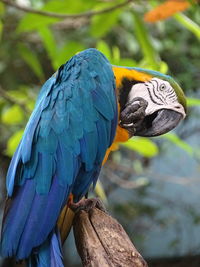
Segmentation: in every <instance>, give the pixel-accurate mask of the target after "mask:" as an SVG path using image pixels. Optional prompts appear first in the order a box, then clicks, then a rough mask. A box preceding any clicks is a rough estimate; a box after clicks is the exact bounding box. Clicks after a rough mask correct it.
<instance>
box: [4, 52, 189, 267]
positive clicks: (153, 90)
mask: <svg viewBox="0 0 200 267" xmlns="http://www.w3.org/2000/svg"><path fill="white" fill-rule="evenodd" d="M185 113H186V101H185V97H184V94H183V92H182V90H181V88H180V87H179V85H178V84H177V83H176V82H175V81H174V80H173V79H172V78H171V77H169V76H166V75H163V74H161V73H159V72H155V71H149V70H145V69H139V68H125V67H117V66H112V65H111V64H110V63H109V62H108V60H107V59H106V58H105V56H104V55H103V54H102V53H100V52H99V51H98V50H96V49H92V48H91V49H87V50H85V51H83V52H80V53H79V54H77V55H75V56H74V57H72V58H71V59H70V60H69V61H68V62H67V63H66V64H64V65H62V66H61V67H60V68H59V70H58V71H57V72H56V73H55V74H54V75H53V76H52V77H51V78H50V79H48V80H47V81H46V83H45V84H44V85H43V87H42V89H41V91H40V94H39V96H38V99H37V102H36V106H35V109H34V111H33V113H32V115H31V117H30V119H29V122H28V124H27V126H26V128H25V131H24V135H23V138H22V140H21V142H20V144H19V146H18V148H17V150H16V152H15V154H14V156H13V158H12V161H11V163H10V167H9V169H8V174H7V192H8V198H7V201H6V206H5V212H4V218H3V226H2V236H1V255H2V256H3V257H15V258H16V260H21V259H27V262H28V266H48V267H49V266H58V267H61V266H63V263H62V253H61V241H60V233H61V234H63V233H62V232H66V231H65V229H64V228H65V226H63V225H64V224H65V222H66V220H67V218H68V215H69V209H68V208H67V203H68V202H69V200H70V201H72V199H73V202H78V201H79V200H80V199H81V198H82V197H83V196H84V195H85V194H86V193H87V192H88V190H89V188H90V186H91V184H94V185H95V183H96V181H97V179H98V176H99V172H100V170H101V167H102V164H103V163H104V162H105V161H106V159H107V157H108V155H109V153H110V151H112V150H114V149H116V147H117V144H118V143H119V142H125V141H127V140H128V139H129V138H130V137H132V136H133V135H138V136H156V135H160V134H163V133H166V132H167V131H169V130H171V129H173V128H174V127H175V126H176V125H177V124H178V122H179V121H180V120H181V119H183V118H184V117H185ZM69 217H70V216H69ZM69 220H70V219H69ZM62 238H63V237H62Z"/></svg>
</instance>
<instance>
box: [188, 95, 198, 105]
mask: <svg viewBox="0 0 200 267" xmlns="http://www.w3.org/2000/svg"><path fill="white" fill-rule="evenodd" d="M187 106H188V107H195V106H200V99H198V98H192V97H187Z"/></svg>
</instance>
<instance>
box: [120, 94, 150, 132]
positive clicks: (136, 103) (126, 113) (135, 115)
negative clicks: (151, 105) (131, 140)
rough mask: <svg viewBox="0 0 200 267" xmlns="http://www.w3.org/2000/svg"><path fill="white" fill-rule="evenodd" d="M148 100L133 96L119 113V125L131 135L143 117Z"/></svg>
mask: <svg viewBox="0 0 200 267" xmlns="http://www.w3.org/2000/svg"><path fill="white" fill-rule="evenodd" d="M147 106H148V102H147V101H146V100H144V99H143V98H141V97H136V98H133V99H132V100H131V101H130V102H128V103H127V104H126V107H125V109H124V110H123V111H122V112H121V114H120V126H121V127H122V128H125V129H127V130H129V131H130V132H131V134H132V135H133V134H134V133H135V132H136V129H137V128H138V127H139V126H140V125H141V124H142V122H143V120H144V118H145V110H146V108H147Z"/></svg>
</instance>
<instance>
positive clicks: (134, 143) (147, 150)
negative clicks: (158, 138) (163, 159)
mask: <svg viewBox="0 0 200 267" xmlns="http://www.w3.org/2000/svg"><path fill="white" fill-rule="evenodd" d="M121 145H122V146H124V147H127V148H128V149H131V150H134V151H136V152H138V153H139V154H141V155H142V156H144V157H149V158H151V157H154V156H156V155H157V154H158V147H157V145H156V144H155V143H154V142H152V141H151V140H150V139H148V138H145V137H134V138H132V139H129V140H128V141H127V142H126V143H124V144H121Z"/></svg>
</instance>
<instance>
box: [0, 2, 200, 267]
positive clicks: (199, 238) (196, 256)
mask: <svg viewBox="0 0 200 267" xmlns="http://www.w3.org/2000/svg"><path fill="white" fill-rule="evenodd" d="M38 11H39V12H38ZM74 14H75V15H74ZM199 25H200V7H199V3H198V1H192V0H190V1H189V0H188V1H184V0H170V1H158V0H149V1H144V0H135V1H131V0H126V1H125V0H115V1H114V0H87V1H86V0H50V1H49V0H18V1H11V0H0V209H1V214H2V209H3V203H4V199H5V196H6V189H5V176H6V171H7V167H8V164H9V162H10V158H11V156H12V154H13V153H14V151H15V149H16V146H17V144H18V142H19V140H20V138H21V136H22V134H23V130H24V127H25V125H26V123H27V120H28V118H29V116H30V114H31V111H32V109H33V107H34V103H35V100H36V97H37V94H38V92H39V89H40V87H41V85H42V84H43V83H44V81H45V80H46V79H48V78H49V77H50V76H51V75H52V74H53V73H54V72H55V71H56V69H57V68H58V67H59V66H60V65H61V64H63V63H65V62H66V61H67V60H68V59H69V58H70V57H71V56H73V55H74V54H75V53H77V52H79V51H81V50H84V49H86V48H89V47H96V48H97V49H99V50H100V51H101V52H103V53H104V54H105V55H106V57H107V58H108V59H109V60H110V62H111V63H112V64H116V65H121V66H137V67H142V68H148V69H153V70H157V71H161V72H163V73H167V74H169V75H171V76H173V77H174V78H175V79H176V80H177V81H178V83H179V84H180V85H181V87H182V88H183V90H184V91H185V94H186V95H187V97H188V99H187V102H188V116H187V118H186V120H185V121H184V122H182V123H181V124H180V125H179V126H178V127H177V129H176V130H175V131H173V132H171V133H168V134H166V135H164V136H162V137H157V138H153V139H150V138H148V139H147V138H133V139H132V140H131V141H130V142H129V143H128V144H126V145H123V146H122V145H121V146H120V150H119V151H116V152H114V153H112V155H111V156H110V158H109V160H108V162H107V164H106V165H105V167H104V168H103V170H102V172H101V178H100V183H99V184H98V186H97V189H96V191H95V192H94V193H91V195H95V194H97V195H99V196H100V197H101V198H102V199H103V201H104V203H105V205H106V206H107V209H108V211H109V212H110V213H111V214H112V215H113V216H114V217H115V218H116V219H117V220H118V221H119V222H120V223H121V224H122V225H123V226H124V228H125V229H126V231H127V233H128V235H129V236H130V238H131V240H132V241H133V243H134V244H135V246H136V247H137V248H138V250H139V251H140V252H141V254H142V255H143V256H144V257H145V259H147V261H148V263H149V266H200V138H199V135H200V123H199V116H200V26H199ZM64 251H65V256H64V260H65V265H66V266H71V267H75V266H76V267H78V266H81V264H80V259H79V257H78V255H77V252H76V248H75V245H74V241H73V234H71V235H70V237H69V239H68V240H67V242H66V245H65V248H64ZM12 264H13V263H12V262H11V261H3V260H1V263H0V265H1V266H5V267H8V266H12Z"/></svg>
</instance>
